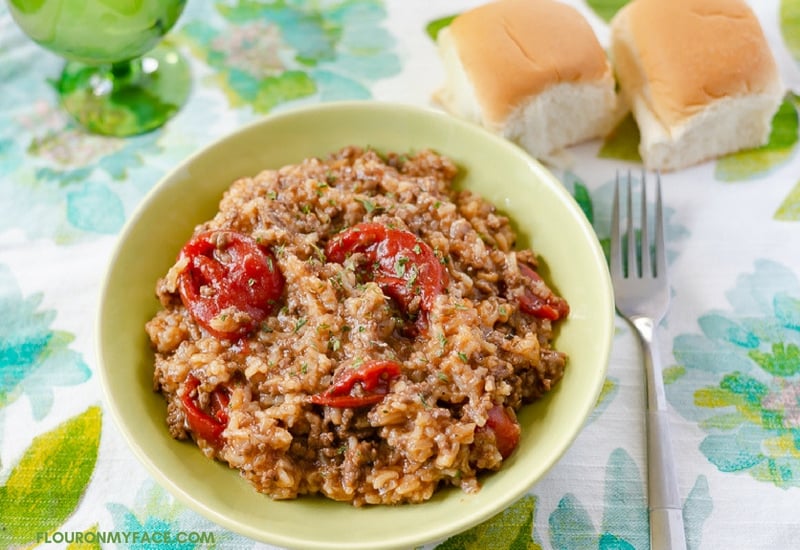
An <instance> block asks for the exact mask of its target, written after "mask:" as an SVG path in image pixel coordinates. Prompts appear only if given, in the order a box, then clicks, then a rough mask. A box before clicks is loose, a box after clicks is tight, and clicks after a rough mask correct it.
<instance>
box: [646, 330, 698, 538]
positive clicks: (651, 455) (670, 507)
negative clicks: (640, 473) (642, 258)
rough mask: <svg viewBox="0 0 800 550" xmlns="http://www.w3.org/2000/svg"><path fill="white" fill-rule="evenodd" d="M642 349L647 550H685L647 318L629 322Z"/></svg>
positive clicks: (669, 439) (653, 342)
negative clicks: (647, 521)
mask: <svg viewBox="0 0 800 550" xmlns="http://www.w3.org/2000/svg"><path fill="white" fill-rule="evenodd" d="M633 324H634V326H635V327H636V329H637V332H638V334H639V337H640V340H641V343H642V351H643V352H644V366H645V370H646V375H647V497H648V507H649V510H650V548H651V550H685V549H686V534H685V531H684V526H683V511H682V507H681V499H680V495H679V494H678V476H677V473H676V471H675V456H674V453H673V451H672V437H671V435H670V429H669V419H668V417H667V398H666V394H665V392H664V378H663V373H662V369H661V359H660V355H659V353H658V343H657V342H658V340H657V339H656V338H655V337H654V336H655V323H654V321H653V320H652V319H649V318H639V319H635V320H634V321H633Z"/></svg>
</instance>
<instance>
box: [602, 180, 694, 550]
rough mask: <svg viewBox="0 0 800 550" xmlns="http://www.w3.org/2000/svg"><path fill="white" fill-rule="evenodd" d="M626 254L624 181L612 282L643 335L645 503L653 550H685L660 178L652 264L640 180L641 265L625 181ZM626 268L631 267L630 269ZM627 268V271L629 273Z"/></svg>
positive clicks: (616, 209)
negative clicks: (667, 340)
mask: <svg viewBox="0 0 800 550" xmlns="http://www.w3.org/2000/svg"><path fill="white" fill-rule="evenodd" d="M625 183H627V185H626V187H627V193H626V205H627V208H626V218H627V221H626V224H625V228H626V233H627V239H626V248H627V254H625V255H626V256H627V262H624V261H623V250H622V248H623V247H622V237H621V235H620V201H621V199H622V197H620V175H619V172H618V173H617V179H616V185H615V188H614V205H613V209H612V221H611V253H610V268H611V281H612V283H613V285H614V294H615V300H616V306H617V311H619V313H620V314H621V315H622V316H623V317H625V319H626V320H627V321H628V322H629V323H630V324H631V325H633V327H634V328H635V329H636V332H637V334H638V335H639V340H640V342H641V345H642V351H643V353H644V366H645V372H646V375H647V483H648V484H647V497H648V509H649V516H650V548H651V550H685V548H686V535H685V532H684V528H683V512H682V509H681V499H680V495H679V494H678V483H677V475H676V472H675V461H674V457H673V451H672V439H671V437H670V433H669V423H668V419H667V398H666V394H665V393H664V380H663V375H662V372H661V360H660V357H659V354H658V345H657V344H658V343H657V340H656V338H655V331H656V327H657V326H658V324H659V323H660V322H661V320H662V319H663V318H664V315H666V313H667V309H668V308H669V282H668V280H667V255H666V246H665V244H664V219H663V214H662V205H661V177H660V175H659V174H656V184H655V192H656V206H655V225H654V226H655V241H654V243H653V244H654V249H655V254H654V258H653V259H652V260H651V258H650V244H651V238H650V230H649V228H648V220H647V192H646V187H647V186H646V181H645V175H644V173H642V180H641V188H642V191H641V228H640V247H639V253H638V256H639V257H640V258H641V262H638V261H637V248H636V235H635V230H634V223H633V198H632V195H633V191H632V189H631V188H632V182H631V174H630V172H628V176H627V181H626V182H625ZM626 264H627V265H626ZM626 267H627V269H626Z"/></svg>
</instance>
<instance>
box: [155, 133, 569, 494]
mask: <svg viewBox="0 0 800 550" xmlns="http://www.w3.org/2000/svg"><path fill="white" fill-rule="evenodd" d="M456 174H457V168H456V166H455V165H454V164H453V163H452V162H451V161H450V160H449V159H447V158H445V157H443V156H440V155H438V154H436V153H434V152H432V151H421V152H419V153H416V154H412V155H398V154H387V155H384V156H382V155H379V154H378V153H376V152H375V151H373V150H369V149H367V150H363V149H359V148H356V147H346V148H344V149H342V150H340V151H338V152H336V153H334V154H333V155H331V156H330V157H329V158H327V159H317V158H311V159H307V160H304V161H303V162H301V163H299V164H297V165H292V166H286V167H283V168H281V169H279V170H267V171H264V172H262V173H260V174H258V175H257V176H255V177H252V178H243V179H240V180H238V181H236V182H234V183H233V185H232V186H231V187H230V189H229V190H228V191H227V192H226V194H225V196H224V198H223V199H222V201H221V203H220V209H219V212H218V213H217V215H216V216H215V217H214V218H213V219H212V220H210V221H208V222H205V223H203V224H202V225H200V226H198V227H197V229H196V234H197V233H199V232H201V231H207V230H211V229H227V230H233V231H237V232H240V233H243V234H246V235H250V236H252V237H253V238H254V239H256V240H257V241H258V242H259V243H261V244H262V245H265V246H268V247H270V249H271V250H272V252H273V253H274V254H275V258H276V260H277V264H278V267H279V269H280V271H281V272H282V274H283V276H284V278H285V288H284V291H283V296H282V298H281V302H280V304H279V309H276V311H275V312H274V313H273V314H272V315H270V316H269V317H267V319H265V320H264V321H263V323H261V326H260V329H259V330H256V331H254V332H253V333H252V334H249V335H247V336H246V337H243V338H240V339H236V340H233V341H230V340H226V339H219V338H215V337H214V336H211V335H210V334H209V333H208V332H207V331H206V330H205V329H203V328H201V327H200V326H199V325H198V324H197V323H196V322H195V320H194V319H193V318H192V316H191V315H190V314H189V312H188V311H187V309H186V307H184V305H183V303H182V301H181V298H180V295H179V293H178V291H177V282H176V281H177V277H178V276H179V274H180V272H181V271H182V269H184V268H185V265H176V266H174V267H173V268H172V269H171V270H170V272H169V273H168V274H166V275H165V276H164V278H162V279H160V280H159V281H158V284H157V295H158V297H159V299H160V301H161V304H162V305H163V308H162V309H161V310H160V311H159V312H158V313H157V314H156V315H155V317H154V318H153V319H152V320H151V321H149V322H148V323H147V326H146V330H147V333H148V335H149V337H150V340H151V341H152V345H153V347H154V350H155V370H154V387H155V390H156V391H159V392H161V393H162V394H163V396H164V397H165V399H166V402H167V424H168V427H169V431H170V433H171V435H172V436H173V437H175V438H177V439H189V438H193V439H195V440H196V444H197V445H198V446H199V448H200V449H201V450H202V452H203V453H204V454H205V455H206V456H208V457H209V458H213V459H217V460H220V461H223V462H225V463H227V464H229V465H230V466H231V467H232V468H237V469H239V470H240V471H241V473H242V475H243V476H244V477H245V478H247V479H248V480H249V481H250V482H251V483H252V484H253V485H254V486H255V488H256V489H257V490H258V491H261V492H263V493H266V494H268V495H270V496H271V497H273V498H276V499H290V498H295V497H297V496H298V495H304V494H312V493H321V494H323V495H325V496H327V497H329V498H332V499H335V500H340V501H349V502H352V504H354V505H357V506H359V505H363V504H396V503H407V502H421V501H424V500H426V499H428V498H430V497H431V495H432V494H433V493H434V491H436V490H437V489H438V488H440V487H443V486H449V485H454V486H458V487H460V488H461V489H463V490H464V491H466V492H474V491H477V490H478V489H479V477H478V476H479V474H481V472H484V471H492V470H497V469H499V468H500V467H501V465H502V462H503V456H502V454H501V452H500V450H498V444H497V437H496V435H495V433H494V431H493V430H491V429H486V423H487V417H488V415H489V411H490V410H491V409H492V408H493V407H495V406H497V405H500V406H503V407H505V409H506V410H507V411H508V415H509V416H510V417H511V418H512V419H513V418H514V411H517V410H518V409H519V408H520V407H521V406H523V404H524V403H527V402H531V401H533V400H536V399H537V398H539V397H541V396H542V395H543V394H544V393H545V392H547V391H548V390H550V389H551V388H552V387H553V385H554V384H555V383H556V382H558V380H560V379H561V377H562V374H563V371H564V368H565V362H566V358H565V356H564V354H563V353H561V352H559V351H556V350H554V349H553V348H552V347H551V340H552V335H553V327H552V324H553V323H551V321H550V320H548V319H540V318H537V317H536V316H533V315H530V314H527V313H523V312H521V311H520V308H519V305H518V300H519V297H520V296H521V294H522V293H524V292H525V291H526V289H528V291H532V292H534V293H535V294H536V295H538V296H541V297H543V298H548V299H553V300H560V298H558V297H556V296H554V295H553V294H552V293H551V291H550V289H549V288H548V287H547V286H546V285H545V284H544V283H542V282H541V281H540V282H538V283H536V282H533V281H531V280H530V279H529V278H527V277H525V276H524V275H523V274H521V273H520V270H519V267H518V263H519V262H522V263H526V264H528V265H530V266H533V267H535V266H536V258H535V255H534V253H533V252H532V251H530V250H519V251H517V250H515V249H514V245H515V234H514V231H513V230H512V227H511V226H510V224H509V221H508V219H507V218H506V217H504V216H503V215H501V214H499V213H498V212H497V211H496V210H495V208H494V207H493V206H492V205H491V204H489V203H488V202H487V201H485V200H483V199H482V198H480V197H479V196H477V195H476V194H474V193H471V192H468V191H459V190H455V189H454V188H453V181H454V179H455V176H456ZM365 221H374V222H379V223H382V224H385V225H387V226H391V227H396V228H400V229H405V230H407V231H410V232H412V233H414V234H415V235H417V236H418V237H419V238H421V239H422V241H424V242H425V243H427V244H428V245H430V247H431V248H433V249H434V250H435V251H436V253H437V255H438V256H439V257H440V258H441V260H442V262H443V263H444V264H445V266H446V268H447V272H448V275H449V283H448V284H447V286H446V288H445V290H444V292H443V293H441V294H440V295H438V296H437V297H436V299H435V301H434V303H433V306H432V309H431V311H430V314H429V315H428V319H427V324H428V325H427V331H424V332H422V333H420V334H417V335H416V336H414V335H413V333H410V332H409V331H408V330H407V323H408V319H406V318H404V314H403V312H400V311H399V309H398V307H397V303H395V302H394V301H393V300H392V299H391V298H389V297H387V296H386V295H385V294H384V292H383V291H382V290H381V288H380V287H379V285H378V284H376V283H375V282H372V281H366V282H364V281H363V280H360V279H359V277H358V269H357V268H354V266H353V265H352V263H351V262H345V263H344V265H343V264H340V263H333V262H328V261H326V258H325V256H324V250H325V246H326V243H327V242H328V240H329V239H330V238H331V236H333V235H335V234H337V233H338V232H340V231H341V230H342V229H343V228H346V227H350V226H354V225H356V224H359V223H361V222H365ZM367 359H391V360H394V361H397V362H398V363H400V364H401V365H402V374H401V375H400V376H399V377H398V378H396V379H395V380H394V381H393V382H392V385H391V389H390V391H389V393H388V394H387V395H386V396H385V397H384V398H383V400H382V401H380V402H379V403H377V404H375V405H372V406H368V407H359V408H336V407H331V406H322V405H317V404H313V403H311V402H310V401H309V396H312V395H315V394H319V393H321V392H324V391H325V390H326V388H328V386H329V385H330V384H331V381H332V379H333V378H334V373H335V372H336V371H337V369H342V368H352V367H353V365H354V364H358V363H359V362H361V361H364V360H367ZM190 374H191V375H193V376H194V377H195V378H196V379H197V380H199V386H198V387H197V390H196V391H197V396H196V398H197V402H198V403H199V404H200V406H203V407H207V406H208V401H209V400H210V397H209V396H210V394H211V392H212V391H213V390H214V389H215V388H217V387H224V388H227V391H229V392H230V402H229V404H228V413H227V414H228V421H227V427H226V428H225V431H224V433H223V442H224V443H223V444H222V445H213V444H211V443H209V442H208V441H206V440H205V439H203V438H202V437H200V436H198V435H196V434H195V436H194V437H192V436H193V434H192V433H191V430H190V429H189V427H188V424H187V419H186V411H185V409H184V406H183V404H182V399H181V398H182V396H183V394H184V392H185V391H188V390H187V388H186V380H187V377H189V376H190Z"/></svg>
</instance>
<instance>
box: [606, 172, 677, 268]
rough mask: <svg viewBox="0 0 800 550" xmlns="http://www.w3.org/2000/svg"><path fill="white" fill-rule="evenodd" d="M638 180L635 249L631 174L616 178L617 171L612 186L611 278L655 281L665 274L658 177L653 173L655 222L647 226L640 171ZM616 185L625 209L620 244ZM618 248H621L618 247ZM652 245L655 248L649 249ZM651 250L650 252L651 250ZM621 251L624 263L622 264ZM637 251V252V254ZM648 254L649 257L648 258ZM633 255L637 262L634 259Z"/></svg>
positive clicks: (646, 208) (659, 178) (644, 185)
mask: <svg viewBox="0 0 800 550" xmlns="http://www.w3.org/2000/svg"><path fill="white" fill-rule="evenodd" d="M639 181H640V184H641V185H640V187H641V190H640V195H641V199H640V221H639V227H640V230H639V231H638V233H639V239H638V240H639V247H638V248H637V246H636V244H637V231H636V229H635V227H636V224H635V223H634V211H633V187H634V184H635V182H634V180H633V177H632V176H631V172H630V171H628V173H627V177H625V178H624V179H623V178H621V177H620V174H619V172H617V176H616V182H615V186H614V203H613V206H612V212H611V224H612V226H611V255H610V267H611V274H612V277H615V278H616V277H621V278H625V277H653V278H657V277H660V276H664V275H665V274H666V269H665V267H666V265H667V259H666V253H665V248H666V247H665V246H664V220H663V215H662V205H661V174H659V173H658V172H656V174H655V195H656V203H655V208H654V210H655V222H654V223H653V224H652V226H651V224H650V222H649V218H650V216H649V215H648V205H647V176H646V174H645V172H644V171H642V176H641V179H640V180H639ZM620 184H622V186H623V187H624V190H623V192H624V194H625V196H624V200H625V203H626V210H625V220H626V222H625V233H626V239H625V242H624V244H623V243H622V242H621V231H620V210H621V208H620V201H621V200H622V199H623V197H621V196H620ZM652 229H654V230H655V241H651V237H650V232H651V230H652ZM621 245H622V246H621ZM653 245H655V246H653ZM653 248H654V250H653ZM623 249H624V252H625V256H626V261H623ZM637 250H638V253H637ZM651 255H652V256H653V257H651ZM637 256H638V257H639V259H638V260H637Z"/></svg>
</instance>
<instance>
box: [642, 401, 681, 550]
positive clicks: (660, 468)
mask: <svg viewBox="0 0 800 550" xmlns="http://www.w3.org/2000/svg"><path fill="white" fill-rule="evenodd" d="M671 442H672V440H671V439H670V433H669V424H668V419H667V414H666V411H665V410H655V411H652V410H651V411H648V413H647V463H648V464H647V493H648V501H649V509H650V550H686V534H685V531H684V527H683V510H682V509H681V499H680V495H679V494H678V482H677V475H676V473H675V462H674V455H673V453H672V443H671Z"/></svg>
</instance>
